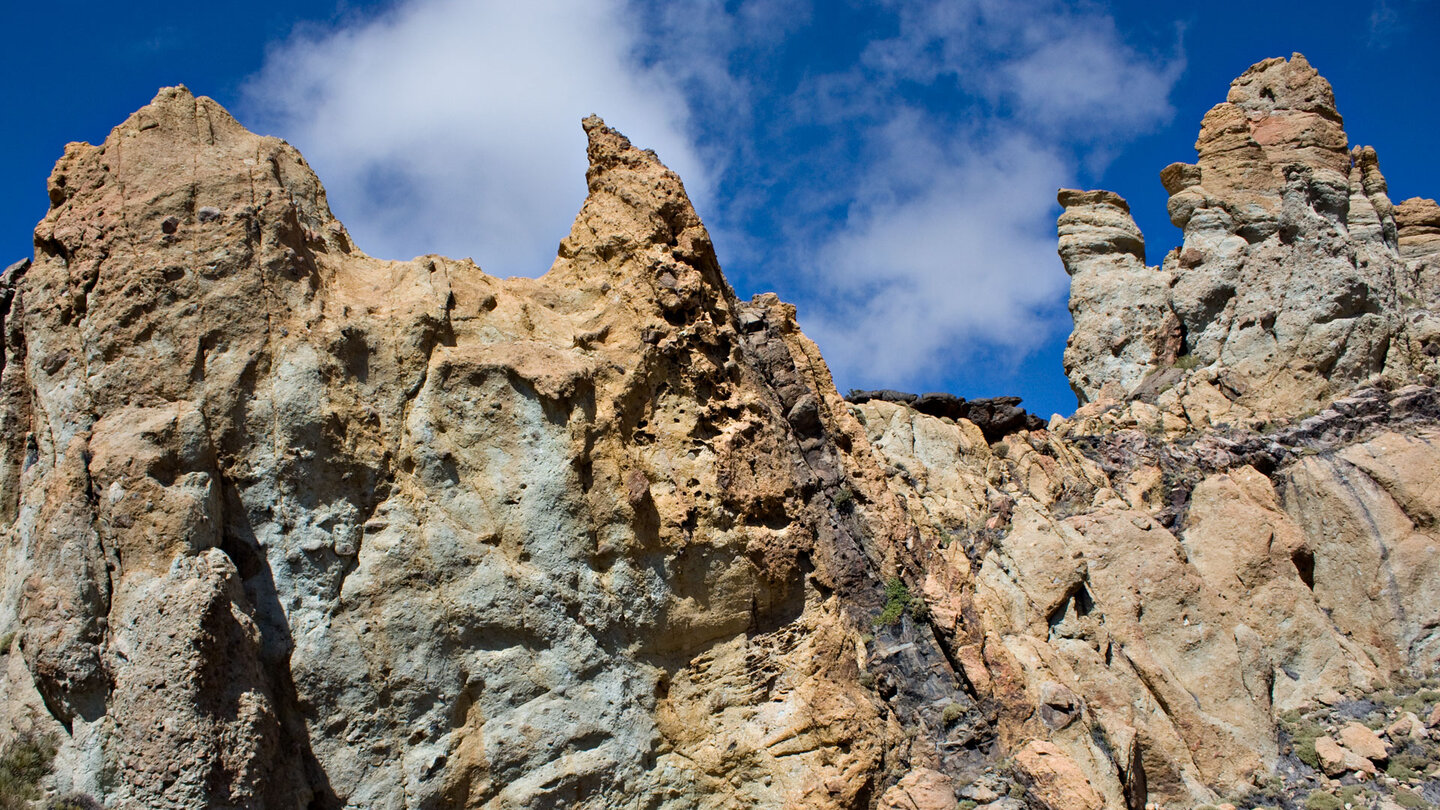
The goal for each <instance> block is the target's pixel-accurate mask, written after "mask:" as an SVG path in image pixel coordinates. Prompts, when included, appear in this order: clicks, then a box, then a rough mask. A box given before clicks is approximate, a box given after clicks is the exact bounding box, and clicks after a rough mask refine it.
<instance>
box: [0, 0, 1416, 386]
mask: <svg viewBox="0 0 1440 810" xmlns="http://www.w3.org/2000/svg"><path fill="white" fill-rule="evenodd" d="M0 23H3V26H4V30H7V31H10V32H12V35H11V37H9V38H8V42H7V56H8V57H9V58H8V59H7V62H8V65H9V69H8V70H7V71H6V73H5V75H4V77H3V78H0V109H5V110H7V111H8V112H7V117H6V121H5V126H3V127H0V146H3V150H0V154H3V156H4V157H3V160H0V172H3V180H4V184H5V185H4V187H5V188H6V190H7V192H8V193H7V194H6V195H5V196H4V198H3V200H0V263H3V264H8V263H9V262H10V261H12V260H14V259H18V258H22V257H24V256H27V255H29V253H30V231H31V229H32V228H33V226H34V223H35V222H36V221H37V220H38V219H39V218H40V217H41V216H42V215H43V214H44V211H45V206H46V196H45V190H44V181H45V177H46V176H47V175H48V173H49V170H50V167H51V166H52V165H53V163H54V161H55V160H56V158H58V157H59V155H60V153H61V151H62V149H63V146H64V144H65V142H67V141H71V140H87V141H91V142H98V141H99V140H101V139H103V138H104V136H105V134H106V133H107V132H108V131H109V129H110V127H112V126H113V125H115V124H117V123H119V122H120V121H121V120H123V119H124V118H125V116H126V115H128V114H129V113H130V112H131V111H133V110H134V109H135V108H137V107H139V106H141V105H142V104H144V103H145V102H147V101H148V100H149V99H150V98H151V97H152V96H153V94H154V92H155V90H156V88H158V87H160V86H163V85H168V84H176V83H183V84H186V85H188V86H189V87H190V88H191V89H192V90H194V91H195V92H196V93H198V94H203V95H208V96H211V97H213V98H215V99H217V100H218V101H220V102H221V103H222V104H224V105H225V106H226V107H228V108H229V109H230V110H231V111H232V112H233V113H235V114H236V115H237V116H238V117H239V118H240V120H241V121H242V122H243V123H245V124H246V125H247V126H250V127H251V128H252V129H256V130H257V131H261V132H265V133H267V134H273V135H278V136H281V137H284V138H286V139H287V140H290V141H291V142H292V143H295V144H296V145H297V146H299V147H300V149H301V150H302V151H303V152H304V153H305V155H306V156H307V158H308V159H309V160H310V162H311V164H312V165H313V166H314V167H315V169H316V170H317V172H318V173H319V174H320V177H321V180H322V181H324V182H325V184H326V186H327V188H328V189H329V191H330V200H331V204H332V207H333V208H334V209H335V211H336V213H337V215H339V216H340V218H341V219H343V220H344V221H345V222H346V224H347V226H348V227H349V228H350V230H351V232H352V233H353V234H354V235H355V237H356V240H357V242H358V243H359V245H360V246H361V247H362V248H363V249H365V250H366V251H367V252H370V253H372V254H374V255H378V256H383V257H386V258H409V257H410V256H412V255H416V254H419V253H424V252H439V253H445V254H448V255H453V256H472V257H473V258H475V259H476V261H477V262H479V263H480V265H481V266H482V267H484V268H485V269H486V270H487V272H491V273H493V274H496V275H502V276H503V275H538V274H539V273H541V272H543V271H544V270H545V269H546V268H547V267H548V266H549V262H550V260H551V258H553V254H554V249H555V245H556V243H558V241H559V239H560V238H561V237H562V236H563V235H564V234H565V233H566V232H567V230H568V228H569V223H570V220H571V219H572V218H573V216H574V214H575V212H576V211H577V210H578V208H579V205H580V202H581V201H582V200H583V197H584V140H583V135H582V133H581V130H580V127H579V119H580V118H581V117H582V116H583V115H585V114H587V113H589V112H597V113H599V114H600V115H602V116H604V117H605V118H606V119H607V121H609V122H610V123H611V124H612V125H613V126H616V127H617V128H619V129H621V130H622V131H624V132H626V133H627V134H628V135H630V137H631V138H632V139H633V140H635V141H636V142H637V143H639V144H641V145H642V146H648V147H652V148H654V149H655V150H656V151H657V152H659V154H660V156H661V158H662V159H664V160H665V161H666V163H667V164H669V165H670V166H671V167H672V168H674V169H675V170H676V171H678V172H679V173H680V175H681V177H682V178H683V179H684V180H685V182H686V184H687V187H688V188H689V189H690V191H691V194H692V196H693V197H694V198H695V200H696V204H697V207H698V208H699V211H700V214H701V216H702V217H703V218H704V219H705V221H706V223H707V225H709V227H710V229H711V231H712V233H713V234H714V236H715V241H716V245H717V249H718V251H719V253H720V260H721V263H722V265H723V266H724V267H725V270H726V273H727V275H728V276H729V278H730V280H731V283H732V284H733V285H734V286H735V289H736V292H737V293H739V294H740V295H741V296H742V297H748V296H749V295H751V294H753V293H756V292H763V291H769V290H773V291H776V292H778V293H780V294H781V296H782V297H783V298H785V299H786V300H789V301H792V302H794V303H795V304H797V306H798V307H799V311H800V318H801V323H802V325H803V326H804V328H805V329H806V331H807V333H809V334H810V335H811V336H812V337H814V338H815V339H816V340H817V342H819V344H820V346H821V348H822V350H824V352H825V356H826V358H827V360H829V361H830V363H831V366H832V368H833V369H834V371H835V373H836V382H837V384H838V385H839V386H840V388H841V389H842V391H843V390H844V389H846V388H848V387H880V386H885V387H898V388H906V389H909V390H915V391H930V390H942V391H951V392H954V393H958V394H961V395H963V396H968V397H978V396H990V395H997V394H1018V395H1021V396H1023V397H1024V398H1025V401H1026V404H1027V406H1029V407H1030V408H1031V409H1032V410H1035V411H1037V412H1040V413H1042V414H1049V413H1051V412H1061V413H1069V412H1071V411H1072V410H1073V409H1074V407H1075V402H1074V398H1073V396H1072V395H1071V394H1070V392H1069V388H1068V385H1067V384H1066V382H1065V379H1064V375H1063V372H1062V370H1061V366H1060V355H1061V351H1062V350H1063V348H1064V342H1065V337H1066V335H1067V334H1068V332H1069V327H1070V321H1069V314H1068V312H1067V311H1066V308H1065V299H1066V292H1067V287H1068V279H1067V277H1066V276H1065V273H1064V271H1063V269H1062V268H1061V265H1060V263H1059V260H1058V259H1057V258H1056V256H1055V249H1054V244H1055V242H1054V238H1055V237H1054V218H1055V216H1056V215H1057V214H1058V213H1059V211H1058V207H1057V206H1056V205H1055V201H1054V192H1055V189H1056V188H1057V187H1060V186H1062V185H1063V186H1084V187H1103V188H1109V189H1111V190H1114V191H1117V192H1119V193H1120V194H1122V195H1123V196H1125V197H1126V198H1128V199H1129V200H1130V202H1131V205H1132V208H1133V210H1134V211H1135V213H1136V218H1137V220H1138V221H1139V223H1140V226H1141V228H1142V229H1143V230H1144V232H1145V235H1146V239H1147V244H1148V253H1149V257H1150V259H1151V260H1152V261H1156V260H1158V258H1159V257H1160V256H1161V255H1162V254H1163V253H1164V252H1165V251H1166V250H1168V249H1169V248H1170V247H1172V246H1173V245H1174V244H1175V243H1176V242H1177V240H1178V236H1179V234H1178V232H1177V231H1176V230H1175V229H1174V228H1173V227H1172V226H1171V225H1170V224H1169V221H1168V219H1167V218H1166V215H1165V195H1164V192H1163V189H1161V187H1160V183H1159V180H1158V173H1159V170H1160V169H1161V168H1163V167H1164V166H1165V165H1166V164H1168V163H1171V162H1173V161H1176V160H1192V159H1193V157H1194V148H1193V145H1194V140H1195V134H1196V132H1197V130H1198V127H1199V121H1200V117H1201V116H1202V115H1203V114H1204V112H1205V111H1206V110H1207V109H1209V107H1210V106H1211V105H1213V104H1215V103H1217V102H1219V101H1222V100H1223V99H1224V97H1225V92H1226V89H1227V87H1228V83H1229V81H1230V79H1231V78H1233V77H1234V76H1236V75H1238V74H1239V73H1240V72H1241V71H1243V70H1244V69H1245V68H1246V67H1247V66H1248V65H1250V64H1251V63H1253V62H1256V61H1259V60H1260V59H1263V58H1266V57H1269V56H1286V55H1289V54H1290V53H1291V52H1293V51H1300V52H1303V53H1305V54H1306V56H1307V57H1308V58H1309V59H1310V61H1311V62H1312V63H1313V64H1314V65H1315V66H1316V67H1317V68H1318V69H1319V70H1320V72H1321V73H1322V74H1323V75H1325V76H1326V77H1327V78H1328V79H1330V81H1331V82H1332V84H1334V86H1335V92H1336V97H1337V100H1338V105H1339V107H1340V111H1341V113H1342V114H1343V115H1344V116H1345V119H1346V129H1347V131H1348V132H1349V134H1350V137H1351V141H1352V143H1366V144H1371V145H1374V146H1375V147H1376V148H1377V150H1378V151H1379V155H1380V161H1381V168H1382V170H1383V171H1384V173H1385V175H1386V177H1387V178H1388V180H1389V182H1390V189H1391V196H1392V197H1393V198H1395V199H1396V200H1399V199H1404V198H1406V197H1411V196H1430V197H1433V196H1436V195H1437V194H1440V167H1437V160H1436V147H1437V139H1436V137H1435V133H1436V131H1437V124H1440V88H1437V83H1436V82H1435V77H1436V76H1437V75H1440V70H1437V67H1440V66H1437V55H1436V50H1437V49H1436V47H1435V43H1436V42H1440V6H1437V4H1435V3H1428V2H1420V0H1370V1H1369V2H1366V1H1365V0H1361V1H1360V2H1346V3H1340V2H1270V3H1267V2H1254V1H1253V0H1251V2H1245V3H1241V2H1206V3H1199V4H1179V3H1154V2H1131V1H1130V0H1115V2H1110V3H1099V2H1097V3H1074V2H1070V3H1060V2H1048V1H1047V0H965V1H964V2H958V1H956V2H934V1H932V0H913V1H911V2H898V1H897V2H871V3H859V2H847V1H846V0H831V2H820V0H813V1H812V0H744V2H739V1H737V0H729V1H728V2H726V1H725V0H693V1H692V2H683V3H682V2H675V3H660V2H654V0H584V1H583V2H581V1H580V0H576V1H575V2H554V3H541V2H536V3H529V4H520V3H508V2H507V3H499V2H496V3H487V2H477V1H475V0H469V1H466V2H462V0H398V1H392V2H359V1H358V0H350V1H349V2H336V0H292V1H291V2H286V3H267V2H263V1H254V0H252V2H245V3H231V2H224V0H217V1H216V2H210V3H189V4H171V3H167V4H159V3H149V2H137V3H135V4H129V5H125V6H122V5H121V4H113V3H78V4H68V5H66V6H65V7H64V8H59V9H55V10H44V9H40V8H39V7H38V6H37V5H35V4H20V3H11V4H6V6H5V8H4V9H3V10H0Z"/></svg>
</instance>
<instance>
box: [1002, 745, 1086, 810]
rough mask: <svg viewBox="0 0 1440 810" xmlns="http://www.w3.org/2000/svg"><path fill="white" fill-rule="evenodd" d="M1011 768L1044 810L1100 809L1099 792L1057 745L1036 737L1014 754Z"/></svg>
mask: <svg viewBox="0 0 1440 810" xmlns="http://www.w3.org/2000/svg"><path fill="white" fill-rule="evenodd" d="M1015 767H1016V769H1017V770H1018V771H1019V773H1020V778H1021V779H1022V780H1023V781H1024V782H1025V784H1026V786H1027V787H1028V788H1029V789H1030V796H1031V797H1032V798H1033V799H1034V801H1035V802H1036V804H1038V805H1039V806H1040V807H1042V808H1044V810H1100V808H1102V807H1104V804H1103V802H1102V801H1101V799H1100V794H1098V793H1096V792H1095V790H1094V789H1093V788H1091V787H1090V782H1089V781H1088V780H1086V778H1085V775H1084V774H1083V773H1081V772H1080V769H1079V768H1078V767H1076V765H1075V763H1074V762H1073V761H1072V760H1071V759H1070V758H1069V757H1067V756H1065V754H1064V753H1063V752H1061V751H1060V749H1059V748H1056V747H1055V746H1054V745H1051V744H1050V743H1046V742H1040V741H1038V740H1036V741H1032V742H1030V743H1027V744H1026V745H1025V747H1023V748H1021V749H1020V750H1019V751H1018V752H1017V753H1016V754H1015Z"/></svg>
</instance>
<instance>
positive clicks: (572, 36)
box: [242, 0, 709, 275]
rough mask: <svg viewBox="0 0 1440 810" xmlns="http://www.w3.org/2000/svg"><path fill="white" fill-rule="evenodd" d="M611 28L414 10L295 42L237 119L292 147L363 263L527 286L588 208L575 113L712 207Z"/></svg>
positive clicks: (564, 15)
mask: <svg viewBox="0 0 1440 810" xmlns="http://www.w3.org/2000/svg"><path fill="white" fill-rule="evenodd" d="M625 11H626V8H625V7H624V5H623V3H622V2H620V0H546V1H545V2H526V3H488V2H486V3H475V2H467V0H410V2H406V3H402V4H401V5H399V6H397V7H395V8H394V9H393V10H391V11H390V12H388V13H386V14H384V15H382V16H379V17H376V18H373V19H368V20H362V21H359V22H355V23H352V24H349V25H346V26H343V27H339V28H335V29H308V30H304V29H302V30H300V31H297V33H296V34H295V35H294V36H292V37H291V38H290V39H289V40H288V41H286V42H284V43H282V44H280V45H279V46H278V47H276V48H275V49H274V50H273V51H271V53H270V54H269V55H268V57H267V59H266V63H265V66H264V68H263V70H262V71H261V72H260V73H259V74H258V75H257V76H256V77H254V78H253V79H252V81H251V82H250V83H249V84H248V85H247V87H246V88H245V93H244V98H245V103H244V104H243V105H242V114H243V115H244V116H245V117H247V118H250V119H252V120H256V121H257V123H258V124H259V126H260V128H263V129H265V130H268V131H270V132H273V133H275V134H279V135H282V136H284V137H286V138H287V139H289V140H290V141H292V142H293V143H295V144H296V145H297V146H299V147H300V149H301V150H302V151H303V152H304V153H305V156H306V158H307V159H308V160H309V161H310V163H311V164H312V166H314V168H315V169H316V171H317V173H318V174H319V175H320V178H321V180H322V181H323V182H324V183H325V184H326V187H327V188H328V190H329V191H330V199H331V203H332V205H333V206H334V208H335V210H336V213H337V215H338V216H340V217H341V218H342V219H343V220H344V221H345V222H346V225H347V226H348V227H349V228H350V230H351V232H352V233H353V234H354V236H355V238H356V241H357V243H358V244H359V245H360V247H361V248H362V249H364V250H366V251H367V252H370V253H372V254H375V255H378V256H383V257H385V258H409V257H411V256H413V255H417V254H420V253H431V252H434V253H444V254H448V255H452V256H467V255H468V256H473V257H474V258H475V259H476V260H477V261H478V262H479V263H480V264H481V266H482V267H483V268H484V269H485V270H486V271H487V272H490V273H492V274H497V275H538V274H539V273H542V272H544V271H545V270H546V269H547V268H548V267H549V265H550V262H551V261H552V260H553V259H554V251H555V246H556V245H557V244H558V242H559V240H560V239H561V238H562V237H563V236H564V235H565V234H566V233H568V232H569V227H570V222H571V220H572V219H573V218H574V216H575V214H576V212H577V211H578V210H579V207H580V203H581V202H582V201H583V200H584V196H585V164H586V161H585V139H584V134H583V133H582V131H581V129H580V119H581V118H582V117H584V116H585V115H587V114H589V113H592V112H594V113H598V114H600V115H601V116H602V117H604V118H605V119H606V122H607V123H609V124H610V125H611V126H613V127H615V128H616V129H619V130H620V131H622V132H625V133H626V134H627V135H629V136H630V137H631V138H632V139H633V140H634V141H635V142H636V143H637V144H638V145H640V146H642V147H648V148H653V149H655V150H656V151H657V152H658V153H659V154H660V156H661V158H662V159H663V160H665V162H666V163H667V165H669V166H670V167H671V168H673V169H675V170H676V171H677V172H679V173H680V174H681V176H682V177H683V178H684V179H685V182H686V184H687V188H688V189H689V191H690V193H691V195H692V196H694V197H697V198H699V199H701V200H703V199H704V198H705V197H706V196H707V195H708V188H709V187H708V183H707V182H706V177H707V174H706V172H705V171H704V167H703V165H702V163H701V162H700V161H699V160H698V159H697V157H696V155H695V151H694V149H693V147H692V146H691V143H690V141H689V139H688V138H687V137H686V135H685V131H686V127H687V122H688V116H689V107H688V105H687V103H686V100H685V97H684V95H683V94H682V92H681V91H680V89H679V88H678V87H677V86H676V85H675V83H674V82H673V81H671V80H670V79H669V78H667V76H666V74H665V73H664V72H663V71H661V70H659V69H656V68H654V67H645V66H644V65H642V64H641V63H640V61H639V58H638V49H639V47H640V43H639V42H638V41H637V39H636V37H637V31H638V30H640V29H638V28H637V27H636V26H634V25H633V24H631V22H630V21H628V20H626V19H625Z"/></svg>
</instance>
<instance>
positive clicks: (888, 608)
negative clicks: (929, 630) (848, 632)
mask: <svg viewBox="0 0 1440 810" xmlns="http://www.w3.org/2000/svg"><path fill="white" fill-rule="evenodd" d="M906 613H909V614H910V618H912V619H914V620H915V621H917V622H923V621H926V620H928V619H929V618H930V606H929V605H926V604H925V600H924V599H921V598H919V597H916V596H913V595H911V593H910V589H909V588H907V587H905V583H904V582H903V581H902V580H901V579H900V578H899V577H894V578H892V579H890V580H889V581H887V582H886V583H885V608H884V609H883V610H881V611H880V615H879V616H876V617H875V624H876V625H877V626H880V625H886V626H888V625H893V624H895V623H896V622H898V621H900V617H901V616H904V615H905V614H906Z"/></svg>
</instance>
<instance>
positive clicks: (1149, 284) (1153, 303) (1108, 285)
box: [1059, 189, 1181, 404]
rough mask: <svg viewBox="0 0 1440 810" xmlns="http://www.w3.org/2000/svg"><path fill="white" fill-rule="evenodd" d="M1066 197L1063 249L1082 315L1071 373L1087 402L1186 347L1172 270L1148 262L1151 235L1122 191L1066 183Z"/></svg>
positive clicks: (1071, 351)
mask: <svg viewBox="0 0 1440 810" xmlns="http://www.w3.org/2000/svg"><path fill="white" fill-rule="evenodd" d="M1059 199H1060V204H1061V205H1062V206H1064V207H1065V212H1064V213H1063V214H1061V215H1060V223H1059V228H1060V256H1061V258H1063V259H1064V260H1065V269H1066V270H1067V271H1068V272H1069V273H1070V313H1071V315H1072V316H1073V317H1074V318H1075V329H1074V331H1073V332H1071V334H1070V341H1069V343H1068V344H1067V345H1066V348H1065V373H1066V374H1068V375H1070V384H1071V387H1072V388H1074V389H1075V392H1076V395H1077V396H1079V397H1080V401H1081V403H1082V404H1083V403H1084V402H1087V401H1089V400H1091V399H1094V398H1096V397H1098V396H1101V395H1102V393H1101V392H1102V389H1105V388H1106V386H1109V389H1108V392H1109V394H1110V395H1111V396H1112V397H1119V396H1123V395H1124V394H1125V393H1127V392H1129V391H1130V390H1131V389H1132V388H1134V387H1136V386H1137V385H1139V384H1140V382H1141V379H1142V378H1143V377H1144V376H1145V374H1147V373H1148V371H1149V369H1151V368H1155V367H1160V366H1165V365H1168V364H1170V363H1172V362H1174V360H1175V357H1176V356H1177V354H1178V353H1179V352H1180V349H1181V335H1180V322H1179V321H1178V320H1176V319H1175V317H1174V315H1173V313H1172V312H1171V311H1170V307H1169V301H1168V294H1169V288H1170V284H1171V278H1170V276H1169V275H1168V274H1166V273H1163V272H1160V271H1157V270H1155V269H1153V268H1149V267H1146V266H1145V242H1144V239H1143V238H1142V237H1141V236H1140V229H1139V228H1138V227H1137V226H1136V225H1135V220H1134V219H1132V218H1131V217H1130V207H1129V206H1128V205H1127V204H1126V203H1125V201H1124V200H1123V199H1121V198H1120V197H1119V196H1118V195H1116V194H1112V193H1110V192H1108V191H1094V192H1081V191H1073V190H1070V189H1062V190H1061V191H1060V195H1059Z"/></svg>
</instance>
